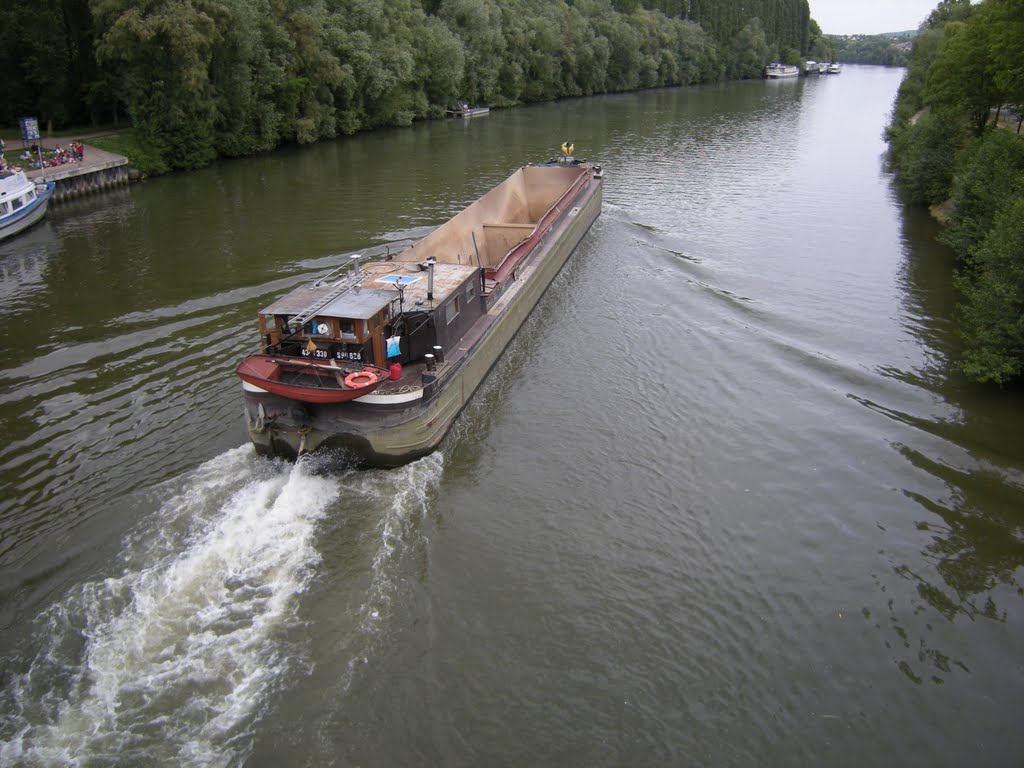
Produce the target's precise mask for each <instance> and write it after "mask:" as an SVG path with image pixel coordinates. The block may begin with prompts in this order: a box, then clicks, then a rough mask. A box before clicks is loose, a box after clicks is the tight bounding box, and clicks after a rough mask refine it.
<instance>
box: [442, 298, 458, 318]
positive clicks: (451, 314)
mask: <svg viewBox="0 0 1024 768" xmlns="http://www.w3.org/2000/svg"><path fill="white" fill-rule="evenodd" d="M458 316H459V297H458V296H456V297H455V298H454V299H452V300H451V303H450V304H449V305H448V307H447V309H445V321H446V322H447V323H451V322H452V320H454V319H455V318H456V317H458Z"/></svg>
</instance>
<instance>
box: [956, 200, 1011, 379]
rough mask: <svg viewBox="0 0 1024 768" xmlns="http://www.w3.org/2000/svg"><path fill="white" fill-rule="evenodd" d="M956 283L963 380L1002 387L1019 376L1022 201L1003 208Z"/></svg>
mask: <svg viewBox="0 0 1024 768" xmlns="http://www.w3.org/2000/svg"><path fill="white" fill-rule="evenodd" d="M969 264H970V271H969V272H968V273H965V274H963V275H961V276H960V277H959V278H958V285H959V287H960V288H961V290H962V291H963V293H964V298H965V303H964V304H963V306H962V308H961V316H962V325H961V328H960V333H961V335H962V336H963V338H964V341H965V342H966V350H965V352H964V355H963V359H962V360H961V362H960V368H961V370H963V372H964V373H965V374H966V375H967V377H968V378H970V379H972V380H974V381H979V382H986V381H991V382H995V383H998V384H1004V383H1006V382H1008V381H1009V380H1010V379H1013V378H1015V377H1017V376H1020V375H1021V374H1022V373H1024V198H1018V199H1016V200H1013V201H1012V202H1011V203H1009V204H1008V205H1007V206H1006V207H1005V208H1004V209H1003V210H1002V211H1001V212H1000V213H999V214H998V215H997V216H996V218H995V223H994V225H993V228H992V231H991V232H990V233H989V234H988V236H987V237H986V238H985V239H984V240H983V241H982V243H981V245H979V246H978V248H977V249H976V250H975V251H974V253H973V254H972V255H971V258H970V260H969Z"/></svg>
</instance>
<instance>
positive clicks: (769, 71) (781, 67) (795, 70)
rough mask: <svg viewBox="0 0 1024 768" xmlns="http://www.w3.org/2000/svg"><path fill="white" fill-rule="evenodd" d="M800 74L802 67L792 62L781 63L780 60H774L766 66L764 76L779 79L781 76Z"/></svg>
mask: <svg viewBox="0 0 1024 768" xmlns="http://www.w3.org/2000/svg"><path fill="white" fill-rule="evenodd" d="M799 74H800V68H799V67H794V66H793V65H792V64H779V63H778V62H774V61H773V62H772V63H771V64H769V65H768V66H767V67H765V68H764V76H765V77H767V78H769V79H778V78H781V77H797V76H798V75H799Z"/></svg>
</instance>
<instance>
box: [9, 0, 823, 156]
mask: <svg viewBox="0 0 1024 768" xmlns="http://www.w3.org/2000/svg"><path fill="white" fill-rule="evenodd" d="M820 40H821V34H820V30H819V29H818V28H817V25H816V24H814V22H813V21H812V20H811V18H810V13H809V10H808V4H807V0H685V1H683V0H646V1H641V0H31V1H30V0H6V2H4V3H2V4H0V71H3V72H4V77H3V78H2V79H0V88H3V89H4V92H3V93H2V94H0V124H5V125H13V124H14V122H15V120H16V118H17V117H18V116H19V115H23V114H35V115H38V116H39V117H40V119H41V121H42V123H43V125H44V126H52V127H60V126H63V125H79V126H81V125H85V124H89V123H92V124H96V123H100V122H102V123H109V122H118V121H125V122H129V123H130V124H131V125H132V126H133V128H134V132H135V135H136V138H137V139H138V141H139V142H140V143H141V144H143V145H145V146H146V148H147V151H148V152H149V154H150V158H151V162H152V164H153V170H166V169H172V168H192V167H198V166H201V165H203V164H205V163H208V162H210V161H211V160H212V159H213V158H215V157H218V156H232V155H244V154H250V153H253V152H260V151H265V150H268V149H271V148H273V147H275V146H278V145H279V144H281V143H284V142H312V141H316V140H318V139H321V138H328V137H333V136H337V135H340V134H346V133H352V132H354V131H358V130H363V129H368V128H374V127H377V126H382V125H405V124H408V123H410V122H412V121H413V120H417V119H422V118H427V117H433V116H437V115H440V114H442V113H443V110H444V109H445V108H446V107H449V106H451V103H452V102H453V100H455V99H456V98H462V99H466V100H468V101H471V102H475V103H482V104H487V105H490V106H497V107H502V106H511V105H515V104H520V103H525V102H532V101H543V100H551V99H558V98H561V97H566V96H580V95H588V94H593V93H602V92H613V91H629V90H635V89H640V88H651V87H657V86H668V85H687V84H692V83H700V82H709V81H715V80H719V79H722V78H725V77H752V76H757V75H759V74H760V73H761V70H762V68H763V66H764V64H765V63H766V62H767V61H768V60H769V59H783V60H792V61H793V62H794V63H795V61H796V59H798V58H799V57H800V56H802V55H803V54H805V53H807V52H808V51H810V50H811V49H812V48H813V47H814V45H815V44H816V43H818V42H819V41H820Z"/></svg>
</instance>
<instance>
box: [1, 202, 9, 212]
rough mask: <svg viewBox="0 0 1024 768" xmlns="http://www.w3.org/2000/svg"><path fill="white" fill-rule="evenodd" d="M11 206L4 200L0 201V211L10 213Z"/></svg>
mask: <svg viewBox="0 0 1024 768" xmlns="http://www.w3.org/2000/svg"><path fill="white" fill-rule="evenodd" d="M10 211H11V208H10V206H9V205H7V203H6V202H3V203H0V213H10Z"/></svg>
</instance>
